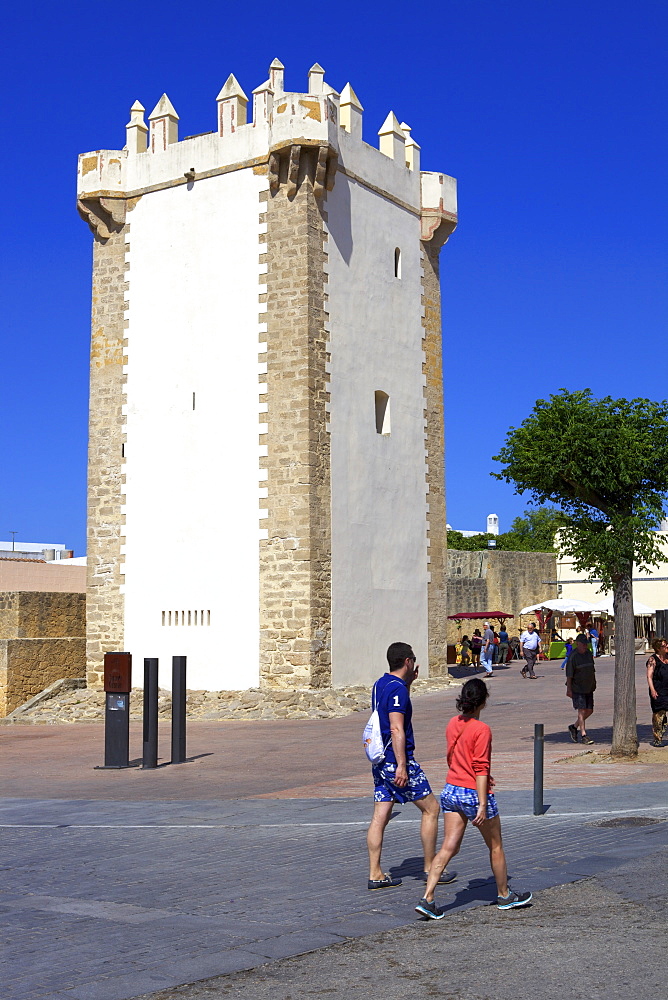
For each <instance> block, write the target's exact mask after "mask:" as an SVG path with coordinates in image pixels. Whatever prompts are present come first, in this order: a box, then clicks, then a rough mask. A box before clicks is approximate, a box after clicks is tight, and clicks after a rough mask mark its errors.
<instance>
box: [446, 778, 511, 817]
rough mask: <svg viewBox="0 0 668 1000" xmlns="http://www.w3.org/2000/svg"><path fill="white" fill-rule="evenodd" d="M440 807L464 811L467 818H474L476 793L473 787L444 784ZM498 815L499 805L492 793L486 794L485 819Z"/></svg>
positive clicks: (476, 807) (476, 810)
mask: <svg viewBox="0 0 668 1000" xmlns="http://www.w3.org/2000/svg"><path fill="white" fill-rule="evenodd" d="M441 809H442V810H443V812H450V813H452V812H457V813H464V815H465V816H466V818H467V819H475V818H476V814H477V812H478V793H477V792H476V790H475V788H462V786H461V785H446V786H445V788H444V789H443V791H442V792H441ZM498 815H499V807H498V806H497V804H496V799H495V798H494V796H493V795H491V794H490V795H488V796H487V819H494V817H495V816H498Z"/></svg>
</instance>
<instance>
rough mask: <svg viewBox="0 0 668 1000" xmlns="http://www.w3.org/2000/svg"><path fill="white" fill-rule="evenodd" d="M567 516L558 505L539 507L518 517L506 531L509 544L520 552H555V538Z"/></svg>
mask: <svg viewBox="0 0 668 1000" xmlns="http://www.w3.org/2000/svg"><path fill="white" fill-rule="evenodd" d="M565 523H566V518H565V517H564V515H563V513H562V512H561V511H560V510H559V509H558V508H557V507H537V508H536V509H535V510H525V511H524V516H523V517H516V518H515V520H514V521H513V523H512V524H511V525H510V529H509V530H508V531H507V532H506V538H507V543H508V544H507V545H505V546H504V548H511V547H512V548H513V549H515V550H516V551H519V552H554V538H555V535H556V533H557V531H559V529H560V528H563V527H564V525H565Z"/></svg>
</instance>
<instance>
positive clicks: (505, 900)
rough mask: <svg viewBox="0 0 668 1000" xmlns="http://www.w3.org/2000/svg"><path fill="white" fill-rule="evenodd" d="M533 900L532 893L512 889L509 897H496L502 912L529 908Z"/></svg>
mask: <svg viewBox="0 0 668 1000" xmlns="http://www.w3.org/2000/svg"><path fill="white" fill-rule="evenodd" d="M532 899H533V896H532V895H531V893H530V892H514V891H513V890H512V889H511V890H510V892H509V893H508V895H507V896H497V897H496V905H497V906H498V908H499V909H500V910H515V909H517V908H518V907H520V906H528V905H529V903H530V902H531V900H532ZM416 909H417V907H416Z"/></svg>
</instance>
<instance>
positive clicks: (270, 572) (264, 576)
mask: <svg viewBox="0 0 668 1000" xmlns="http://www.w3.org/2000/svg"><path fill="white" fill-rule="evenodd" d="M314 155H315V154H314V153H310V152H308V153H307V152H305V153H303V154H302V158H301V165H300V172H301V176H300V177H299V187H298V189H297V191H296V193H293V194H292V195H291V196H290V197H289V196H288V193H287V186H286V184H285V183H281V185H280V187H279V188H278V190H276V191H275V192H274V193H269V192H263V194H262V196H261V197H262V199H263V207H266V222H267V275H266V283H267V333H266V340H267V374H266V383H267V413H266V423H267V434H266V444H267V457H266V458H265V459H263V460H262V464H263V465H264V467H265V468H266V470H267V481H266V485H267V490H268V497H267V500H266V501H264V500H263V501H261V503H262V506H263V507H266V509H267V518H266V521H265V522H264V523H265V525H266V528H267V538H266V539H263V540H262V541H261V542H260V683H261V685H262V686H265V687H277V688H285V687H289V688H303V687H314V688H321V687H328V686H329V685H330V683H331V638H330V637H331V514H330V504H331V499H330V452H329V431H328V425H327V412H326V407H327V403H328V400H329V391H328V375H327V361H328V354H327V333H326V331H325V318H326V317H325V294H324V288H325V274H324V261H325V252H324V249H323V241H324V239H325V234H324V227H323V219H322V215H321V209H320V204H319V203H318V201H316V198H315V195H314V191H313V184H312V172H313V170H314V168H315V162H313V163H310V162H309V158H310V157H314ZM286 170H287V161H284V162H283V163H282V164H281V171H282V176H281V180H282V181H284V180H285V177H284V174H285V171H286ZM265 199H266V200H265ZM263 418H265V415H264V414H263ZM260 440H261V442H262V438H261V439H260Z"/></svg>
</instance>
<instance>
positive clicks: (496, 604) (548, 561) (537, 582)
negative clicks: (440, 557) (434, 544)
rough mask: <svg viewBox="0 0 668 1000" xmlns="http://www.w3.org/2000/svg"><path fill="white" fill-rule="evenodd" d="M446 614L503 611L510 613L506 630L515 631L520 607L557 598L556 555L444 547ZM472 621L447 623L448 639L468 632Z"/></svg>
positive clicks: (452, 640)
mask: <svg viewBox="0 0 668 1000" xmlns="http://www.w3.org/2000/svg"><path fill="white" fill-rule="evenodd" d="M447 566H448V583H447V608H448V614H450V615H452V614H455V613H456V612H458V611H507V612H509V613H510V614H512V615H514V616H515V617H514V619H512V620H511V621H509V622H508V625H507V627H508V632H509V633H510V634H511V635H513V634H515V633H517V632H518V630H519V624H520V621H519V612H520V609H521V608H524V607H527V606H528V605H530V604H538V603H539V601H544V600H551V599H554V598H556V597H557V587H556V584H551V585H550V584H548V583H546V582H545V581H547V580H555V579H556V555H552V554H550V553H549V552H502V551H500V550H496V549H486V550H483V551H481V552H463V551H459V550H456V549H449V550H448V561H447ZM475 627H476V622H468V623H463V624H462V627H461V629H459V628H458V627H457V623H456V622H448V642H449V643H452V642H456V641H457V638H458V637H459V636H460V635H461V634H464V633H467V634H468V635H470V634H471V632H472V631H473V629H474V628H475Z"/></svg>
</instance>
